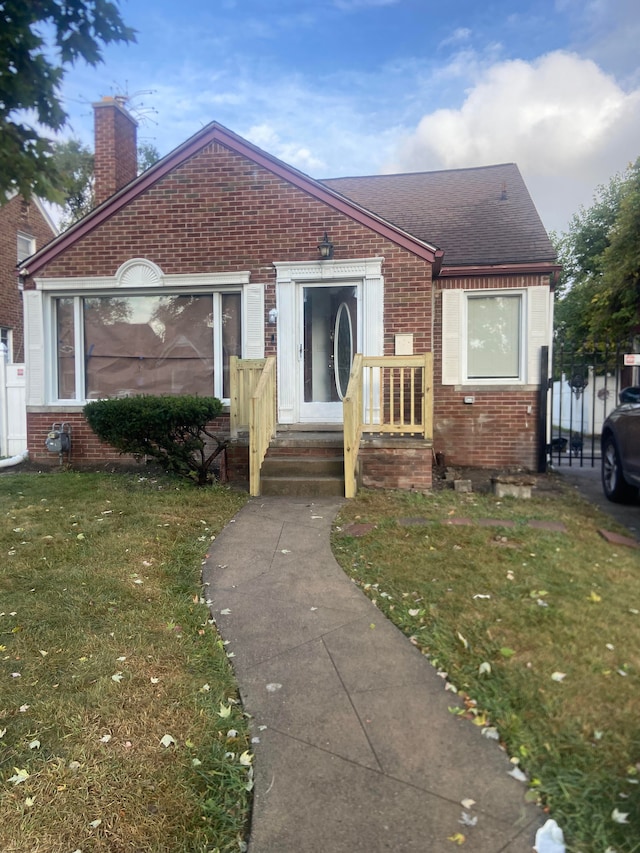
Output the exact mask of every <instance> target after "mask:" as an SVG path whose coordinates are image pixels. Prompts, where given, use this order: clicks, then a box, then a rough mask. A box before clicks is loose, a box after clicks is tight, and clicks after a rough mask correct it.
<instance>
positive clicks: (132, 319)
mask: <svg viewBox="0 0 640 853" xmlns="http://www.w3.org/2000/svg"><path fill="white" fill-rule="evenodd" d="M96 112H97V113H99V118H98V117H97V118H98V121H97V125H96V131H97V134H98V136H100V134H101V133H102V131H101V128H109V129H110V130H109V133H111V130H112V129H114V128H115V129H116V135H118V133H119V134H120V135H119V139H120V141H122V140H123V139H125V149H126V148H127V145H128V146H129V147H130V146H131V145H132V144H133V145H134V146H135V123H134V122H133V120H132V119H130V118H129V117H128V114H127V113H126V111H125V110H124V109H123V107H122V106H121V105H120V104H119V103H118V102H116V101H115V100H113V99H110V100H108V101H106V102H105V101H103V102H101V103H100V105H98V106H97V109H96ZM118 127H119V128H120V131H117V128H118ZM123 128H124V129H125V130H126V133H124V132H123ZM105 133H106V131H105ZM126 139H128V140H129V141H128V143H127V142H126ZM118 144H120V143H118ZM104 148H105V146H104V145H103V140H102V139H101V138H97V139H96V155H97V159H100V158H98V153H99V152H100V151H102V150H104ZM106 149H107V150H113V147H111V148H109V146H106ZM101 159H102V161H103V162H102V164H97V166H96V196H97V198H98V199H106V200H105V201H103V203H102V204H100V205H99V206H98V207H97V208H96V209H95V210H94V211H93V212H92V213H91V214H89V215H88V216H87V217H85V219H83V220H82V221H80V222H79V223H77V224H76V225H75V226H73V227H72V228H70V229H69V230H68V231H67V232H65V234H63V235H61V236H60V237H59V238H58V239H57V240H55V241H54V242H53V243H52V244H51V245H50V246H49V247H47V248H46V249H45V250H43V251H41V252H38V253H37V255H36V257H35V258H34V259H32V260H31V261H30V262H29V265H28V275H27V276H26V277H25V293H24V296H25V302H26V322H27V336H28V345H27V349H28V353H27V358H28V362H27V363H28V395H27V412H28V424H29V450H30V452H31V456H32V458H33V459H38V458H45V457H46V454H45V452H44V451H43V449H42V448H43V437H44V435H45V434H46V430H47V429H48V428H49V425H50V423H51V422H52V421H54V420H56V421H62V420H65V421H68V422H70V423H72V424H73V430H74V436H75V438H74V458H75V459H76V460H79V459H85V460H87V459H92V458H94V459H95V458H98V457H99V458H105V456H106V455H108V454H109V451H108V449H106V448H104V447H102V446H101V445H100V444H99V443H98V442H97V441H96V440H95V438H94V437H93V436H92V435H91V433H90V432H89V430H88V429H87V428H86V425H84V424H83V419H82V414H81V411H82V407H83V405H84V403H85V401H86V400H87V399H93V398H96V397H104V396H117V395H123V394H132V393H145V392H146V393H176V394H179V393H188V392H193V393H200V394H215V395H216V396H219V397H221V398H223V399H225V398H227V397H228V395H229V387H228V365H229V357H230V356H231V355H239V356H242V357H244V358H261V357H264V356H265V355H275V356H276V357H277V367H278V399H277V414H278V420H279V422H280V423H281V424H286V425H294V424H304V425H306V426H307V427H309V426H310V425H313V424H322V425H324V426H326V425H327V424H335V425H336V426H338V427H339V426H340V424H341V423H342V405H341V402H340V398H341V394H340V389H339V388H337V387H336V385H337V383H339V381H340V380H339V379H338V370H335V369H334V368H335V363H334V353H335V352H337V348H334V343H333V340H334V335H337V334H338V324H339V318H340V317H342V321H343V324H344V325H343V326H342V328H344V329H348V331H349V341H350V342H351V343H353V344H354V346H353V349H355V351H358V352H361V353H363V354H364V355H371V356H380V355H391V354H394V352H396V349H397V348H398V347H399V346H400V344H399V341H400V340H401V341H402V343H401V346H402V348H403V349H404V350H405V351H406V349H407V348H409V349H410V350H411V351H413V352H414V353H416V354H418V353H424V352H431V351H432V352H433V353H434V359H435V365H436V371H435V377H434V385H435V388H434V411H433V417H434V442H433V450H435V451H436V452H442V453H444V454H446V458H447V461H449V462H450V463H454V464H460V465H476V466H500V467H506V466H515V465H519V466H522V467H526V468H534V467H535V464H536V437H537V407H538V399H537V393H538V389H539V387H540V369H539V356H540V348H541V346H543V345H546V344H548V343H549V340H550V336H551V328H552V316H551V312H552V298H551V289H552V285H553V276H554V274H555V271H556V270H557V267H556V266H555V256H554V251H553V248H552V245H551V243H550V241H549V239H548V237H547V235H546V233H545V231H544V228H543V226H542V223H541V222H540V219H539V217H538V215H537V213H536V210H535V207H534V206H533V203H532V201H531V198H530V196H529V194H528V192H527V190H526V187H525V186H524V183H523V182H522V178H521V177H520V173H519V171H518V169H517V167H516V166H514V165H513V164H507V165H502V166H495V167H485V168H481V169H463V170H454V171H450V172H433V173H422V174H417V175H396V176H379V177H374V178H353V179H352V178H349V179H347V178H343V179H334V180H328V181H324V182H321V181H316V180H313V179H311V178H309V177H308V176H307V175H304V174H302V173H301V172H299V171H297V170H296V169H293V168H291V167H289V166H288V165H286V164H285V163H283V162H281V161H279V160H277V159H276V158H274V157H272V156H270V155H269V154H267V153H265V152H264V151H262V150H260V149H259V148H257V147H255V146H254V145H252V144H250V143H249V142H247V141H246V140H244V139H242V138H241V137H239V136H237V135H235V134H233V133H232V132H230V131H229V130H227V129H225V128H223V127H221V126H220V125H218V124H217V123H212V124H210V125H208V126H207V127H205V128H203V129H202V130H201V131H199V132H198V133H197V134H195V135H194V136H193V137H191V138H190V139H188V140H187V141H186V142H185V143H184V144H183V145H181V146H180V147H179V148H177V149H176V150H175V151H174V152H172V153H171V154H169V155H168V156H167V157H165V158H163V159H162V160H160V161H159V162H158V163H156V164H155V165H154V166H153V167H152V168H151V169H149V170H148V171H147V172H144V173H143V174H142V175H141V176H139V177H137V178H136V177H135V169H134V170H133V171H131V169H129V171H127V169H125V170H124V174H123V173H122V172H121V173H120V174H119V175H118V176H116V175H115V174H114V168H115V167H114V164H120V165H122V164H123V163H124V164H125V165H126V163H128V162H129V160H130V159H131V158H130V157H127V156H125V154H123V152H122V150H121V151H120V154H119V155H118V156H116V157H111V164H112V168H111V169H109V162H108V158H106V157H102V158H101ZM103 166H104V168H103ZM122 181H128V183H126V184H125V185H124V186H123V185H122ZM114 186H116V187H117V186H119V187H120V189H118V190H117V191H116V192H115V193H114V194H113V195H110V196H109V193H110V192H112V191H113V189H112V188H113V187H114ZM323 237H324V238H328V241H327V242H330V243H331V247H330V248H331V254H332V256H331V257H330V258H329V259H320V257H319V244H320V243H322V242H323ZM105 332H106V333H105ZM344 334H345V335H346V331H345V332H344ZM399 336H400V337H399ZM330 341H331V343H330ZM347 349H348V347H347ZM329 365H331V370H328V367H329ZM347 374H348V365H347ZM334 376H335V381H334ZM543 379H544V381H545V382H546V377H543ZM394 452H395V451H394ZM411 452H412V453H413V454H414V456H415V453H416V452H417V453H421V454H422V458H423V460H424V464H425V465H426V464H427V462H428V465H429V474H428V477H427V479H428V481H429V482H430V460H431V454H432V448H431V445H429V446H428V449H427V448H425V452H424V453H422V451H416V449H415V447H414V448H413V449H412V451H411ZM111 455H114V454H111ZM392 456H393V454H392ZM390 458H392V457H390ZM412 458H413V457H412ZM398 464H399V463H398V462H397V461H392V462H390V463H389V466H388V467H389V468H392V467H394V466H397V465H398ZM411 466H415V462H413V461H412V462H411V463H410V465H409V467H411ZM376 476H378V475H376ZM380 477H382V479H381V480H380V482H381V483H382V484H384V482H388V483H390V482H392V481H390V480H388V479H387V480H386V481H385V479H384V477H383V476H382V474H380ZM403 482H404V481H403ZM425 482H426V480H425V479H424V478H423V480H422V481H421V486H423V485H424V483H425Z"/></svg>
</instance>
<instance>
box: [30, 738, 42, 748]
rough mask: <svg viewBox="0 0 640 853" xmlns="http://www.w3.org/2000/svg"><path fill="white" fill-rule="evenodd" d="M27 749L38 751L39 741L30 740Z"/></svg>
mask: <svg viewBox="0 0 640 853" xmlns="http://www.w3.org/2000/svg"><path fill="white" fill-rule="evenodd" d="M29 749H40V741H39V740H32V741H31V743H30V744H29Z"/></svg>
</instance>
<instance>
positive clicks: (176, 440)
mask: <svg viewBox="0 0 640 853" xmlns="http://www.w3.org/2000/svg"><path fill="white" fill-rule="evenodd" d="M221 411H222V403H221V402H220V400H218V399H217V398H216V397H195V396H184V397H169V396H159V397H154V396H140V397H122V398H118V399H113V400H95V401H93V402H91V403H87V405H86V406H85V407H84V415H85V417H86V419H87V422H88V423H89V426H90V427H91V429H92V430H93V431H94V433H95V434H96V435H97V436H98V438H99V439H100V440H101V441H104V442H105V443H107V444H110V445H111V446H112V447H115V448H116V450H119V451H120V453H131V454H132V455H133V456H135V457H136V458H137V459H139V458H141V457H143V456H149V457H151V458H152V459H155V460H156V461H157V462H158V463H159V464H160V465H161V466H162V467H163V468H164V469H165V470H166V471H169V472H171V473H174V474H177V475H179V476H181V477H187V478H188V479H192V480H195V482H196V483H197V484H198V485H199V486H203V485H205V484H206V483H208V482H209V481H210V480H212V479H213V471H212V465H213V461H214V459H215V458H216V457H217V456H218V455H219V454H220V453H222V451H223V450H224V449H225V448H226V446H227V442H226V441H225V440H223V439H220V438H218V436H216V435H214V434H213V433H212V432H210V431H209V428H208V425H209V424H210V423H211V421H212V420H214V418H216V417H217V416H218V415H219V414H220V413H221ZM209 440H213V442H215V448H214V449H213V450H211V449H210V447H211V444H210V441H209Z"/></svg>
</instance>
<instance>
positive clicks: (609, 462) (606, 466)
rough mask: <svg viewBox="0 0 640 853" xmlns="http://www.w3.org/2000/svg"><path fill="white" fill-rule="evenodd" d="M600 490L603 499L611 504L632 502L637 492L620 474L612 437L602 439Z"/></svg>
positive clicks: (617, 455) (616, 450) (620, 467)
mask: <svg viewBox="0 0 640 853" xmlns="http://www.w3.org/2000/svg"><path fill="white" fill-rule="evenodd" d="M602 489H603V491H604V494H605V497H606V498H607V499H608V500H610V501H612V502H613V503H629V502H631V501H633V500H634V499H635V498H636V497H637V495H638V490H637V488H636V487H635V486H630V485H629V483H627V481H626V480H625V478H624V474H623V473H622V465H621V463H620V454H619V452H618V448H617V446H616V443H615V441H614V439H613V436H612V435H606V436H605V437H604V438H603V439H602Z"/></svg>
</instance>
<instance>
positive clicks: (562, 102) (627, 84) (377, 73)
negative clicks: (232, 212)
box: [62, 0, 640, 230]
mask: <svg viewBox="0 0 640 853" xmlns="http://www.w3.org/2000/svg"><path fill="white" fill-rule="evenodd" d="M120 11H121V14H122V17H123V18H124V20H125V22H126V23H127V24H129V25H130V26H132V27H134V28H135V29H136V30H137V31H138V32H137V43H136V44H131V45H127V46H124V45H114V46H109V47H107V48H106V49H105V51H104V60H105V61H104V63H103V64H102V65H100V66H98V67H97V68H96V69H92V68H90V67H88V66H86V65H83V64H78V65H77V66H76V67H74V68H73V69H71V70H70V71H69V72H68V73H67V76H66V78H65V82H64V85H63V88H62V95H63V103H64V106H65V109H66V110H67V112H68V113H69V116H70V125H69V128H68V129H67V131H66V132H65V135H66V136H71V135H73V136H75V137H77V138H79V139H81V141H83V142H84V143H86V144H88V145H91V146H92V141H93V130H92V127H93V119H92V110H91V103H92V102H93V101H95V100H98V99H99V98H100V97H102V96H103V95H113V94H122V93H126V94H128V95H129V96H130V109H131V110H132V112H133V113H134V115H136V116H137V117H138V119H139V121H140V125H139V140H140V141H148V142H151V143H153V144H154V145H155V146H156V148H157V149H158V151H159V152H160V154H161V155H164V154H167V153H168V152H169V151H171V150H172V149H173V148H174V147H175V146H177V145H179V144H180V143H181V142H183V141H184V140H185V139H186V138H188V137H189V136H191V135H192V134H193V133H195V132H196V131H198V130H199V129H200V128H201V127H203V126H204V125H206V124H208V123H209V122H210V121H213V120H216V121H219V122H221V123H222V124H224V125H226V126H227V127H228V128H230V129H231V130H233V131H235V132H236V133H239V134H240V135H241V136H244V137H246V138H248V139H250V140H251V141H252V142H254V143H256V144H257V145H260V146H261V147H262V148H264V149H265V150H267V151H268V152H270V153H271V154H274V155H275V156H277V157H280V158H282V159H283V160H285V161H286V162H288V163H290V164H292V165H294V166H296V167H297V168H299V169H301V170H302V171H304V172H307V173H308V174H310V175H312V176H313V177H315V178H324V177H337V176H342V175H367V174H377V173H380V172H396V171H397V172H412V171H423V170H432V169H444V168H463V167H467V166H481V165H487V164H490V163H503V162H512V161H513V162H516V163H518V165H519V166H520V169H521V171H522V173H523V176H524V178H525V181H526V182H527V185H528V186H529V189H530V191H531V194H532V196H533V198H534V201H535V202H536V205H537V207H538V210H539V212H540V215H541V216H542V219H543V222H544V223H545V225H546V226H547V228H549V229H555V230H563V229H564V228H566V226H567V224H568V221H569V219H570V217H571V215H572V214H573V213H574V212H575V211H576V210H577V209H578V207H579V206H580V205H581V204H583V205H588V204H589V203H590V202H591V199H592V195H593V191H594V189H595V187H596V186H597V185H598V184H601V183H606V182H607V181H608V179H609V177H610V176H611V175H613V174H615V173H616V172H620V171H622V170H624V169H625V167H626V166H627V165H628V163H629V162H630V161H632V160H635V158H636V157H638V156H639V155H640V59H639V58H638V44H640V5H639V4H638V2H637V0H493V2H492V0H488V2H486V3H484V4H480V3H478V2H477V0H473V2H472V0H448V2H446V3H445V2H431V0H324V2H322V3H318V2H317V0H314V2H311V0H179V2H176V0H154V2H145V0H121V2H120Z"/></svg>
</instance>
